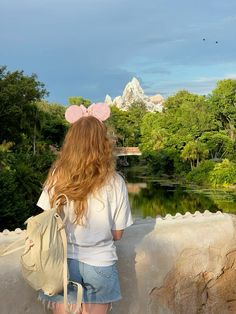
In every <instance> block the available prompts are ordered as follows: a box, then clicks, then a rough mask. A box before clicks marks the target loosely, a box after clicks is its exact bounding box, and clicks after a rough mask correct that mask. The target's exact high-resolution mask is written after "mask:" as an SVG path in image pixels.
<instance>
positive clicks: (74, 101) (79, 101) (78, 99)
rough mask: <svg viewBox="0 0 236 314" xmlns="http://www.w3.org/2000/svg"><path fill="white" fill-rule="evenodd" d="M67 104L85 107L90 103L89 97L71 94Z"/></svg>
mask: <svg viewBox="0 0 236 314" xmlns="http://www.w3.org/2000/svg"><path fill="white" fill-rule="evenodd" d="M68 103H69V105H78V106H79V105H84V106H85V107H86V108H87V107H89V106H90V105H91V101H90V100H89V99H86V98H83V97H82V96H73V97H69V98H68Z"/></svg>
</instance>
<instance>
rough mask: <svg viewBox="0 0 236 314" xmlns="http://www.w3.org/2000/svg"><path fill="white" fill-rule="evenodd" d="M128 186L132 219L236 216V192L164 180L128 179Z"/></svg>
mask: <svg viewBox="0 0 236 314" xmlns="http://www.w3.org/2000/svg"><path fill="white" fill-rule="evenodd" d="M127 187H128V192H129V200H130V205H131V208H132V213H133V216H134V217H135V218H145V217H148V216H150V217H156V216H162V217H164V216H165V215H166V214H171V215H175V214H176V213H181V214H184V213H186V212H187V211H188V212H190V213H194V212H195V211H200V212H204V211H205V210H209V211H211V212H217V211H222V212H227V213H234V214H235V213H236V192H232V191H225V190H219V189H199V187H184V186H181V185H180V184H178V183H175V182H168V181H166V180H154V179H150V178H149V179H148V178H142V179H141V178H136V177H132V178H130V177H129V176H128V183H127Z"/></svg>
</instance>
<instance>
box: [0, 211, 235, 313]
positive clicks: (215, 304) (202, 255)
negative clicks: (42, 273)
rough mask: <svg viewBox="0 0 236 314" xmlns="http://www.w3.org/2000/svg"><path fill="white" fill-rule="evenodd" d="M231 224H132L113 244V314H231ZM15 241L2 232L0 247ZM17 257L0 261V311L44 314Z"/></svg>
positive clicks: (212, 218)
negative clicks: (117, 287) (116, 289)
mask: <svg viewBox="0 0 236 314" xmlns="http://www.w3.org/2000/svg"><path fill="white" fill-rule="evenodd" d="M235 226H236V217H235V216H233V215H228V214H222V213H220V212H218V213H216V214H211V213H209V212H207V211H206V212H205V213H204V214H201V213H199V212H197V213H195V214H193V215H192V214H190V213H186V214H185V215H183V216H182V215H180V214H177V215H176V216H174V217H172V216H170V215H167V216H166V217H165V218H164V219H162V218H157V219H152V218H147V219H144V220H141V219H140V220H137V221H136V222H135V224H134V225H133V226H131V227H129V228H128V229H127V230H126V231H125V234H124V237H123V239H122V240H121V241H120V242H119V243H118V244H117V250H118V255H119V262H118V266H119V273H120V278H121V289H122V295H123V299H122V300H121V301H120V302H117V303H116V304H114V305H113V310H112V313H113V314H131V313H132V314H134V313H135V314H149V313H150V314H154V313H155V314H196V313H198V314H203V313H209V314H227V313H231V314H232V313H236V294H235V291H236V236H235V234H236V233H235V232H236V227H235ZM18 231H19V230H18ZM6 233H7V232H6ZM19 237H20V234H16V233H15V232H11V233H9V234H5V235H4V234H3V233H1V234H0V246H1V247H3V246H4V245H6V243H9V242H12V241H13V240H15V239H17V238H19ZM19 255H20V253H19V252H18V253H14V254H12V255H10V256H6V257H1V258H0V269H1V272H0V280H1V285H0V304H1V309H0V313H1V314H24V313H28V314H41V313H44V312H43V307H42V305H41V304H40V303H39V302H38V301H37V293H36V292H35V291H33V290H32V289H31V288H30V287H28V286H27V284H25V282H24V281H23V279H22V278H21V275H20V266H19ZM48 313H49V312H48Z"/></svg>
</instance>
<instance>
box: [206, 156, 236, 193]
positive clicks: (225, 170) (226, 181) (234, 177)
mask: <svg viewBox="0 0 236 314" xmlns="http://www.w3.org/2000/svg"><path fill="white" fill-rule="evenodd" d="M209 181H210V183H211V185H212V186H213V187H218V186H230V185H235V184H236V163H234V162H231V161H229V160H228V159H224V160H223V161H222V162H221V163H217V164H216V165H215V167H214V169H213V171H211V172H210V174H209Z"/></svg>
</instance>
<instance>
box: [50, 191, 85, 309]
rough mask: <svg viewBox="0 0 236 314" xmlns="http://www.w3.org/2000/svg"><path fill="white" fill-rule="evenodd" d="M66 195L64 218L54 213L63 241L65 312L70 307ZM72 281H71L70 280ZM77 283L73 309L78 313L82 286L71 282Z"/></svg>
mask: <svg viewBox="0 0 236 314" xmlns="http://www.w3.org/2000/svg"><path fill="white" fill-rule="evenodd" d="M65 197H66V201H67V212H65V218H64V219H63V220H62V219H61V217H60V215H59V214H58V213H55V215H54V216H55V218H56V221H57V225H58V231H59V232H60V235H61V239H62V243H63V249H64V253H63V254H64V260H63V286H64V308H65V311H66V312H67V313H70V312H71V311H70V308H69V305H68V296H67V294H68V291H67V285H68V266H67V238H66V232H65V220H66V218H67V217H68V213H69V212H68V207H69V206H68V198H67V196H65ZM71 282H72V281H71ZM72 283H74V284H76V285H77V303H76V309H75V311H74V314H76V313H78V311H79V310H80V308H81V303H82V295H83V289H82V286H81V285H80V284H79V283H75V282H72Z"/></svg>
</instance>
